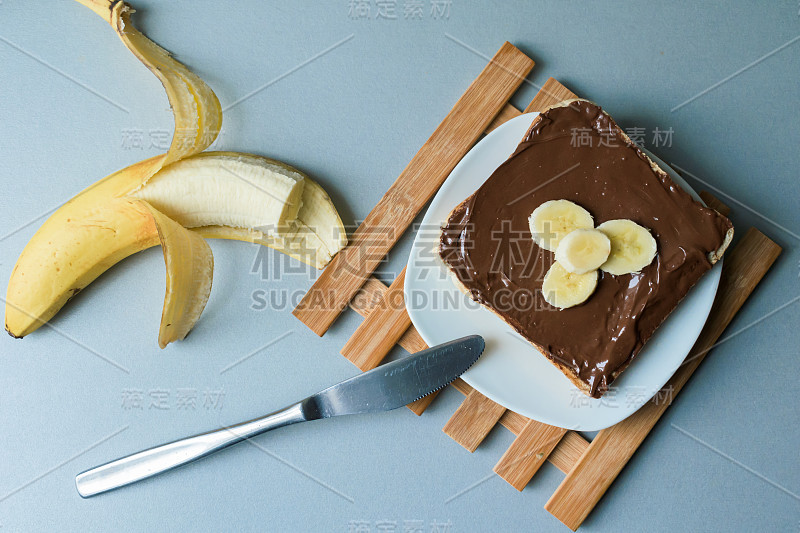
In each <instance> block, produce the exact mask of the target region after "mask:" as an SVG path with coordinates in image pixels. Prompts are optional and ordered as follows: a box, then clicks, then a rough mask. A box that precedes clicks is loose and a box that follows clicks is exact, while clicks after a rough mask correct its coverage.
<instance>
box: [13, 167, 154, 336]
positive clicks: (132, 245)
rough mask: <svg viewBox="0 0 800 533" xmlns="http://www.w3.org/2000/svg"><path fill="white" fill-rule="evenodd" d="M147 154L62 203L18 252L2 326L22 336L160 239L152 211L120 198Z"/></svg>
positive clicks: (138, 178)
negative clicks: (99, 279) (108, 270)
mask: <svg viewBox="0 0 800 533" xmlns="http://www.w3.org/2000/svg"><path fill="white" fill-rule="evenodd" d="M163 157H164V156H158V157H157V158H152V159H148V160H145V161H142V162H140V163H137V164H136V165H133V166H131V167H128V168H126V169H124V170H121V171H119V172H116V173H114V174H112V175H110V176H108V177H107V178H105V179H103V180H101V181H99V182H98V183H96V184H95V185H93V186H92V187H90V188H88V189H86V190H85V191H84V192H82V193H81V194H79V195H78V196H76V197H75V198H73V199H72V200H70V201H69V202H67V203H66V204H64V205H63V206H61V207H60V208H59V209H58V210H56V212H55V213H53V214H52V215H51V216H50V218H49V219H47V221H46V222H45V223H44V224H43V225H42V227H41V228H39V230H38V231H37V232H36V234H34V236H33V238H31V240H30V241H29V242H28V244H27V246H25V249H24V250H23V251H22V254H21V255H20V257H19V259H18V260H17V264H16V265H15V266H14V270H13V271H12V273H11V280H10V281H9V283H8V291H7V293H6V330H7V331H8V332H9V333H10V334H11V335H13V336H14V337H24V336H25V335H27V334H29V333H31V332H32V331H34V330H36V329H37V328H38V327H40V326H41V325H42V324H44V323H45V322H47V321H48V320H50V319H51V318H52V317H53V316H54V315H55V314H56V313H57V312H58V310H59V309H61V307H62V306H63V305H64V304H65V303H67V301H68V300H69V299H70V298H71V297H72V296H74V295H75V294H77V293H78V292H79V291H81V290H82V289H83V288H84V287H86V286H87V285H89V283H91V282H92V281H94V280H95V279H96V278H97V277H98V276H99V275H100V274H102V273H103V272H105V271H106V270H107V269H109V268H111V267H112V266H113V265H114V264H116V263H117V262H119V261H121V260H122V259H124V258H126V257H128V256H129V255H131V254H133V253H136V252H138V251H141V250H144V249H145V248H149V247H151V246H155V245H157V244H158V243H159V238H158V231H157V228H156V224H155V221H154V220H153V217H152V215H151V213H150V211H149V210H148V209H147V208H146V207H145V205H144V204H143V203H141V202H138V201H135V200H130V199H126V198H124V195H125V194H126V193H127V192H128V191H130V190H132V189H134V188H136V187H138V186H139V184H140V183H141V174H140V172H141V170H142V169H143V168H150V167H151V166H152V165H154V164H155V163H156V160H160V159H163Z"/></svg>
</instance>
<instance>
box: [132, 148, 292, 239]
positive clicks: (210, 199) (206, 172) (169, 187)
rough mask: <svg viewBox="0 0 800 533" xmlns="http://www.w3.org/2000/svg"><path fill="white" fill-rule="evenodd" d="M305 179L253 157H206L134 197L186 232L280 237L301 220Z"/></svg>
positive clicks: (163, 174) (180, 164) (178, 167)
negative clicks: (225, 230) (245, 231)
mask: <svg viewBox="0 0 800 533" xmlns="http://www.w3.org/2000/svg"><path fill="white" fill-rule="evenodd" d="M304 185H305V183H304V176H303V175H302V174H300V173H299V172H297V171H294V170H290V169H289V168H287V167H285V166H279V165H277V164H274V163H272V162H270V161H269V160H268V159H265V158H263V157H258V156H254V155H250V154H215V153H205V154H199V155H197V156H194V157H189V158H186V159H182V160H180V161H177V162H175V163H172V164H171V165H168V166H166V167H164V168H163V169H161V170H160V171H159V172H158V173H157V174H156V175H155V176H153V177H152V178H150V180H148V182H147V183H146V184H145V185H144V186H143V187H142V188H141V189H139V190H137V191H135V192H134V193H133V194H132V196H134V197H136V198H140V199H142V200H146V201H147V202H149V203H150V204H152V205H153V206H154V207H155V208H156V209H158V210H159V211H161V212H162V213H164V214H165V215H167V216H168V217H170V218H172V219H173V220H175V221H176V222H178V223H180V224H181V225H182V226H184V227H186V228H198V227H201V226H214V225H217V226H230V227H234V228H250V229H257V230H258V231H260V232H262V233H264V234H267V235H274V234H276V233H280V232H285V231H286V229H287V228H288V224H289V223H290V222H293V221H295V220H296V219H297V215H298V212H299V211H300V206H301V202H302V196H303V188H304Z"/></svg>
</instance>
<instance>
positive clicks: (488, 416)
mask: <svg viewBox="0 0 800 533" xmlns="http://www.w3.org/2000/svg"><path fill="white" fill-rule="evenodd" d="M505 412H506V408H505V407H503V406H502V405H500V404H497V403H494V402H493V401H492V400H490V399H489V398H487V397H486V396H484V395H483V394H481V393H480V392H478V391H476V390H473V391H472V392H470V393H469V394H467V397H466V398H465V399H464V402H463V403H462V404H461V405H460V406H459V408H458V409H456V412H455V413H453V416H451V417H450V420H448V421H447V424H445V425H444V427H443V428H442V431H444V432H445V433H446V434H447V435H448V436H449V437H450V438H451V439H453V440H454V441H456V442H457V443H459V444H460V445H461V446H463V447H464V448H466V449H467V450H469V452H470V453H472V452H474V451H475V450H476V449H477V448H478V445H479V444H480V443H481V442H483V439H485V438H486V436H487V435H488V434H489V432H490V431H491V430H492V428H493V427H494V425H495V424H497V421H498V420H500V417H501V416H503V413H505Z"/></svg>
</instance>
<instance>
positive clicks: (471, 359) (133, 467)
mask: <svg viewBox="0 0 800 533" xmlns="http://www.w3.org/2000/svg"><path fill="white" fill-rule="evenodd" d="M483 348H484V342H483V338H482V337H480V336H479V335H472V336H469V337H464V338H461V339H457V340H454V341H451V342H448V343H445V344H440V345H439V346H434V347H433V348H429V349H427V350H423V351H421V352H418V353H416V354H414V355H411V356H408V357H404V358H403V359H400V360H398V361H394V362H392V363H388V364H385V365H381V366H379V367H378V368H375V369H374V370H370V371H369V372H365V373H363V374H361V375H358V376H355V377H352V378H350V379H348V380H345V381H342V382H341V383H338V384H336V385H334V386H332V387H329V388H327V389H325V390H323V391H321V392H318V393H316V394H314V395H313V396H309V397H308V398H306V399H305V400H301V401H299V402H297V403H296V404H293V405H290V406H288V407H285V408H283V409H280V410H278V411H275V412H274V413H271V414H269V415H266V416H264V417H261V418H256V419H254V420H250V421H248V422H242V423H241V424H236V425H234V426H229V427H224V428H221V429H218V430H215V431H210V432H208V433H201V434H199V435H195V436H193V437H188V438H185V439H181V440H176V441H174V442H170V443H168V444H163V445H161V446H156V447H155V448H150V449H149V450H144V451H141V452H139V453H135V454H133V455H129V456H127V457H123V458H121V459H117V460H116V461H111V462H110V463H106V464H104V465H102V466H98V467H95V468H92V469H91V470H87V471H86V472H83V473H81V474H78V476H77V477H76V478H75V485H76V486H77V488H78V493H80V495H81V496H83V497H84V498H88V497H90V496H94V495H96V494H100V493H102V492H107V491H109V490H113V489H116V488H119V487H124V486H125V485H130V484H131V483H135V482H137V481H141V480H142V479H146V478H149V477H152V476H155V475H157V474H160V473H162V472H166V471H168V470H172V469H173V468H177V467H179V466H182V465H185V464H187V463H190V462H192V461H195V460H197V459H200V458H202V457H205V456H207V455H210V454H212V453H214V452H217V451H219V450H222V449H223V448H227V447H228V446H232V445H234V444H237V443H239V442H241V441H243V440H245V439H249V438H251V437H254V436H256V435H260V434H261V433H264V432H266V431H269V430H271V429H276V428H279V427H283V426H288V425H289V424H296V423H298V422H307V421H310V420H319V419H322V418H331V417H333V416H339V415H352V414H358V413H374V412H378V411H389V410H392V409H397V408H398V407H402V406H404V405H406V404H409V403H411V402H413V401H415V400H418V399H420V398H422V397H423V396H426V395H428V394H430V393H432V392H434V391H437V390H439V389H441V388H442V387H444V386H446V385H448V384H449V383H450V382H452V381H453V380H455V379H456V378H457V377H458V376H460V375H461V374H462V373H463V372H464V371H466V370H467V369H468V368H469V367H470V366H472V364H473V363H475V361H477V360H478V357H480V355H481V353H483Z"/></svg>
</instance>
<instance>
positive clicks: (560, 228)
mask: <svg viewBox="0 0 800 533" xmlns="http://www.w3.org/2000/svg"><path fill="white" fill-rule="evenodd" d="M528 225H529V227H530V230H531V236H532V237H533V240H534V242H535V243H536V244H538V245H539V246H540V247H541V248H544V249H545V250H549V251H551V252H555V251H556V249H557V248H558V244H559V243H560V242H561V239H563V238H564V237H566V236H567V235H568V234H570V233H571V232H573V231H575V230H576V229H591V228H594V219H593V218H592V215H591V214H589V212H588V211H587V210H586V209H584V208H583V207H581V206H579V205H578V204H576V203H574V202H570V201H569V200H550V201H548V202H544V203H543V204H542V205H540V206H539V207H537V208H536V209H534V210H533V213H531V216H530V217H529V218H528Z"/></svg>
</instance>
